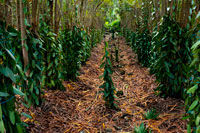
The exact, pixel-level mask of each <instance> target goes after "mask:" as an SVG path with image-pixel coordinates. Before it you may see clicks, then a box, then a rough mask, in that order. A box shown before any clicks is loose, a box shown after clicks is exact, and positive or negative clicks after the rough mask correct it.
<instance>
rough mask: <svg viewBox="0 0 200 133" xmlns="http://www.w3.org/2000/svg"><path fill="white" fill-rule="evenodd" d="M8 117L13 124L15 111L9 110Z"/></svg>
mask: <svg viewBox="0 0 200 133" xmlns="http://www.w3.org/2000/svg"><path fill="white" fill-rule="evenodd" d="M9 118H10V121H11V123H12V124H13V125H14V124H15V112H14V111H9Z"/></svg>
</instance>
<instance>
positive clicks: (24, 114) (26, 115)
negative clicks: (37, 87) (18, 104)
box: [22, 112, 32, 119]
mask: <svg viewBox="0 0 200 133" xmlns="http://www.w3.org/2000/svg"><path fill="white" fill-rule="evenodd" d="M22 115H23V116H25V117H27V118H29V119H32V117H31V116H30V115H28V114H26V113H24V112H22Z"/></svg>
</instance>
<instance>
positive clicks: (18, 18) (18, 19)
mask: <svg viewBox="0 0 200 133" xmlns="http://www.w3.org/2000/svg"><path fill="white" fill-rule="evenodd" d="M16 7H17V8H16V14H17V15H16V20H17V29H18V31H20V2H19V0H17V2H16Z"/></svg>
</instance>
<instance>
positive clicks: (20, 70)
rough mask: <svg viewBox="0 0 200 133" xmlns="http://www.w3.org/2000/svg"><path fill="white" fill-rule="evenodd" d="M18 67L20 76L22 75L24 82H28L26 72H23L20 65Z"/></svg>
mask: <svg viewBox="0 0 200 133" xmlns="http://www.w3.org/2000/svg"><path fill="white" fill-rule="evenodd" d="M16 67H17V69H18V70H19V72H20V74H21V75H22V78H23V79H24V80H26V77H25V75H24V72H23V70H22V68H21V67H20V66H19V65H16Z"/></svg>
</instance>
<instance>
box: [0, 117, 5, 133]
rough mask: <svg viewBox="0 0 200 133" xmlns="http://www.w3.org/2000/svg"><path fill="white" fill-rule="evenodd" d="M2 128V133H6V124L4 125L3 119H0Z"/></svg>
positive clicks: (0, 130)
mask: <svg viewBox="0 0 200 133" xmlns="http://www.w3.org/2000/svg"><path fill="white" fill-rule="evenodd" d="M0 127H1V128H0V132H1V133H5V127H4V123H3V120H1V119H0Z"/></svg>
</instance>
